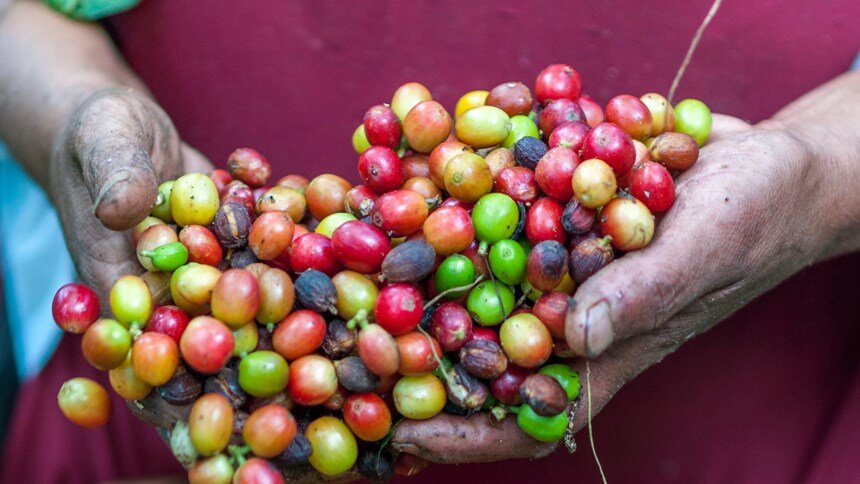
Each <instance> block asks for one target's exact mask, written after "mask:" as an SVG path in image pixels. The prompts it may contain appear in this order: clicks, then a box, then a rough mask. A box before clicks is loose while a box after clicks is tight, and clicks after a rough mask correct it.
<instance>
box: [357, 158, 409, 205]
mask: <svg viewBox="0 0 860 484" xmlns="http://www.w3.org/2000/svg"><path fill="white" fill-rule="evenodd" d="M358 173H359V175H361V179H362V180H364V183H365V184H367V186H368V187H369V188H370V189H371V190H373V191H374V192H376V193H379V194H381V193H386V192H390V191H391V190H397V189H398V188H400V186H401V185H403V181H404V178H403V162H402V161H401V160H400V157H399V156H397V153H396V152H395V151H394V150H392V149H391V148H389V147H387V146H373V147H371V148H370V149H368V150H367V151H365V152H364V153H362V154H361V156H360V157H358Z"/></svg>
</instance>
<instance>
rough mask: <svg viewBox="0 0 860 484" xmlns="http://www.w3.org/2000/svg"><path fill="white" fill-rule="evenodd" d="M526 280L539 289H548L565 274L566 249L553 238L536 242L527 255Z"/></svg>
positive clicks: (555, 284) (554, 285)
mask: <svg viewBox="0 0 860 484" xmlns="http://www.w3.org/2000/svg"><path fill="white" fill-rule="evenodd" d="M526 273H527V275H528V281H529V282H530V283H531V285H532V286H534V288H535V289H537V290H539V291H550V290H552V289H554V288H555V287H556V286H558V285H559V284H561V281H562V279H564V276H565V274H567V250H566V249H565V247H564V245H562V244H561V243H559V242H557V241H555V240H545V241H543V242H540V243H538V244H536V245H535V246H534V247H533V248H532V251H531V252H530V253H529V256H528V265H527V270H526Z"/></svg>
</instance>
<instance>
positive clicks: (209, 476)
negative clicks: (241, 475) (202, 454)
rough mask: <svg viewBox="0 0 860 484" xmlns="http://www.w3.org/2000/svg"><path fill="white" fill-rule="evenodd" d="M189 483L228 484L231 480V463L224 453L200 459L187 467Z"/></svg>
mask: <svg viewBox="0 0 860 484" xmlns="http://www.w3.org/2000/svg"><path fill="white" fill-rule="evenodd" d="M188 482H189V483H190V484H230V483H232V482H233V464H231V463H230V458H229V457H227V456H226V455H224V454H217V455H214V456H212V457H209V458H208V459H200V460H198V461H197V462H195V463H194V465H192V466H191V468H189V469H188Z"/></svg>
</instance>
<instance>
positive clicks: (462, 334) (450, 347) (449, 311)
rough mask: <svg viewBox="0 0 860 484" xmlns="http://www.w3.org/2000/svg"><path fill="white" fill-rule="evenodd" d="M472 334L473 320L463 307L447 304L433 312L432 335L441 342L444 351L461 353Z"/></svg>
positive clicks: (451, 303)
mask: <svg viewBox="0 0 860 484" xmlns="http://www.w3.org/2000/svg"><path fill="white" fill-rule="evenodd" d="M471 333H472V319H471V318H470V317H469V313H468V312H467V311H466V310H465V309H463V306H461V305H459V304H457V303H453V302H447V303H443V304H441V305H440V306H439V307H438V308H436V310H435V311H433V319H432V320H431V322H430V334H432V335H433V337H434V338H435V339H436V340H437V341H438V342H439V345H440V346H441V348H442V350H443V351H446V352H451V351H459V349H460V348H462V347H463V345H464V344H466V340H467V339H468V337H469V335H470V334H471Z"/></svg>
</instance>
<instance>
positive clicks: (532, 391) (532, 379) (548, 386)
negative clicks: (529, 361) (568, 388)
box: [520, 374, 569, 417]
mask: <svg viewBox="0 0 860 484" xmlns="http://www.w3.org/2000/svg"><path fill="white" fill-rule="evenodd" d="M520 398H521V399H522V401H523V402H525V403H526V404H527V405H528V406H529V407H531V408H532V410H534V411H535V413H536V414H538V415H540V416H542V417H553V416H555V415H558V414H560V413H563V412H564V411H565V410H567V405H568V403H569V401H568V398H567V393H566V392H565V391H564V388H562V386H561V384H559V382H557V381H556V380H555V379H554V378H553V377H551V376H548V375H543V374H535V375H529V376H528V377H527V378H526V379H525V381H523V383H522V385H520Z"/></svg>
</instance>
